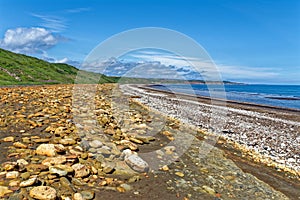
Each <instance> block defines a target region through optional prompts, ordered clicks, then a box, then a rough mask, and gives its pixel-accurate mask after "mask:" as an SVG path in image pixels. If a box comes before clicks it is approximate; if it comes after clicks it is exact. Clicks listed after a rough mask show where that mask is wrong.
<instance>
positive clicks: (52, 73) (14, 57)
mask: <svg viewBox="0 0 300 200" xmlns="http://www.w3.org/2000/svg"><path fill="white" fill-rule="evenodd" d="M78 72H79V69H77V68H75V67H73V66H71V65H68V64H63V63H49V62H47V61H44V60H41V59H38V58H34V57H31V56H26V55H23V54H18V53H13V52H10V51H7V50H4V49H1V48H0V85H37V84H59V83H74V82H76V83H93V84H95V83H116V82H118V83H121V84H122V83H125V84H126V83H131V84H163V83H167V84H175V83H179V84H220V83H224V84H238V83H233V82H229V81H224V82H214V81H211V82H204V81H202V80H178V79H161V78H129V77H112V76H105V75H103V74H99V73H93V72H87V71H80V73H78Z"/></svg>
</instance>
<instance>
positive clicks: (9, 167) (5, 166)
mask: <svg viewBox="0 0 300 200" xmlns="http://www.w3.org/2000/svg"><path fill="white" fill-rule="evenodd" d="M16 166H17V163H16V162H6V163H3V164H2V167H3V169H4V170H6V171H10V170H13V169H14V168H15V167H16Z"/></svg>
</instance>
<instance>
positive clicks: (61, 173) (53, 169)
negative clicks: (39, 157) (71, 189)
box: [49, 166, 68, 176]
mask: <svg viewBox="0 0 300 200" xmlns="http://www.w3.org/2000/svg"><path fill="white" fill-rule="evenodd" d="M49 172H50V173H51V174H57V175H59V176H66V175H67V174H68V172H67V171H66V170H64V169H61V168H59V167H56V166H50V167H49Z"/></svg>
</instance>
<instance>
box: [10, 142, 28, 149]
mask: <svg viewBox="0 0 300 200" xmlns="http://www.w3.org/2000/svg"><path fill="white" fill-rule="evenodd" d="M13 146H14V147H16V148H20V149H27V145H25V144H23V143H21V142H15V143H14V144H13Z"/></svg>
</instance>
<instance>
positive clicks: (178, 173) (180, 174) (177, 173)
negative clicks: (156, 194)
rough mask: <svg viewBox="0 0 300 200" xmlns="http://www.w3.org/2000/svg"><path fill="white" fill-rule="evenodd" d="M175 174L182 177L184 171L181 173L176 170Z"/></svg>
mask: <svg viewBox="0 0 300 200" xmlns="http://www.w3.org/2000/svg"><path fill="white" fill-rule="evenodd" d="M175 175H177V176H179V177H184V173H182V172H176V173H175Z"/></svg>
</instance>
